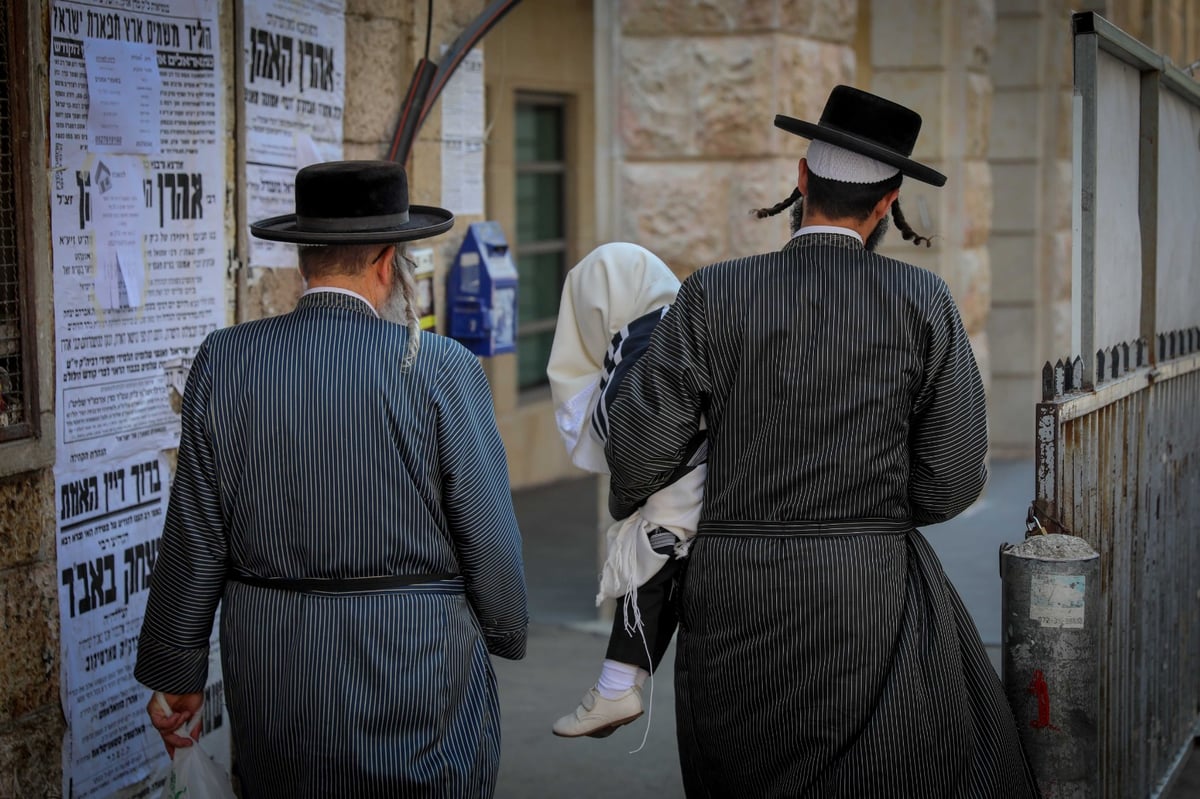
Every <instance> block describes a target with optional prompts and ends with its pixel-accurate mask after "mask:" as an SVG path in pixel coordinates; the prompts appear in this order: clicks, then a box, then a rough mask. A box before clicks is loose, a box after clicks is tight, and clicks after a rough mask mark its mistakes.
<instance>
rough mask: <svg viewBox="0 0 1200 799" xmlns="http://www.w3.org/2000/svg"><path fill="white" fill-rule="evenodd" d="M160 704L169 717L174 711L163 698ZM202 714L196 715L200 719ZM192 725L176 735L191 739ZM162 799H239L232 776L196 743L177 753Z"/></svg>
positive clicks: (159, 700)
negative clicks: (231, 782)
mask: <svg viewBox="0 0 1200 799" xmlns="http://www.w3.org/2000/svg"><path fill="white" fill-rule="evenodd" d="M157 698H158V704H159V706H160V707H162V709H163V711H164V712H165V713H168V714H170V713H171V708H170V706H169V705H168V704H167V700H166V699H165V698H164V697H163V695H162V694H158V695H157ZM199 712H200V711H199V710H197V711H196V713H197V715H199ZM193 723H194V720H193V721H192V722H188V723H187V724H184V725H183V726H182V727H180V728H179V729H178V730H176V731H175V734H176V735H182V736H183V737H185V738H186V737H188V732H187V728H188V726H190V725H191V724H193ZM161 799H235V797H234V795H233V788H232V787H231V786H230V784H229V776H228V775H227V774H226V773H225V771H224V769H222V768H221V767H220V766H218V765H217V764H216V763H215V762H214V761H213V759H212V758H211V757H209V756H208V753H207V752H205V751H204V750H203V749H202V748H201V747H200V742H199V741H195V742H193V743H192V745H191V746H181V747H178V748H176V749H175V759H174V760H172V761H171V771H170V773H169V774H168V775H167V784H166V785H164V786H163V791H162V797H161Z"/></svg>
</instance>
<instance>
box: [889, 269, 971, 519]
mask: <svg viewBox="0 0 1200 799" xmlns="http://www.w3.org/2000/svg"><path fill="white" fill-rule="evenodd" d="M927 329H928V337H927V350H926V353H925V369H924V379H923V382H922V385H921V389H920V391H919V392H918V395H917V401H916V403H915V405H914V417H913V425H912V432H911V436H910V439H909V456H910V460H911V471H910V476H909V486H908V500H909V506H910V512H911V514H912V518H913V523H914V524H936V523H938V522H944V521H946V520H947V519H950V518H953V517H954V516H957V515H958V514H959V513H961V512H962V511H964V510H966V508H967V507H968V506H969V505H970V504H971V503H972V502H974V501H975V500H976V499H977V498H978V497H979V492H980V491H982V490H983V485H984V483H985V482H986V481H987V461H986V459H987V441H988V430H987V402H986V398H985V395H984V391H983V380H982V379H981V378H980V376H979V367H978V366H977V365H976V363H975V355H974V353H973V352H972V351H971V342H970V341H969V340H968V339H967V333H966V331H965V330H964V329H963V324H962V318H961V317H960V316H959V313H958V308H957V307H956V306H955V304H954V298H953V297H951V296H950V291H949V289H947V288H946V287H945V286H944V285H943V286H942V290H941V292H940V293H939V294H938V295H937V298H936V302H935V305H934V308H933V313H932V315H931V317H930V320H929V322H928V327H927Z"/></svg>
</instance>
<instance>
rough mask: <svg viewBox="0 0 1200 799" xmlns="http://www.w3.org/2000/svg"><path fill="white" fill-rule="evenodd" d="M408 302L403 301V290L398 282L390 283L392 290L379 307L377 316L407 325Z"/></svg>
mask: <svg viewBox="0 0 1200 799" xmlns="http://www.w3.org/2000/svg"><path fill="white" fill-rule="evenodd" d="M407 312H408V303H406V302H405V301H404V292H403V291H401V290H400V284H399V283H392V290H391V292H390V293H389V294H388V296H387V299H386V300H384V301H383V304H382V305H381V306H380V308H379V316H380V317H381V318H383V319H385V320H387V321H388V322H392V323H394V324H397V325H407V324H408V318H407Z"/></svg>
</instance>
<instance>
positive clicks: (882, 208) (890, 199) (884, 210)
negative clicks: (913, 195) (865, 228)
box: [875, 188, 900, 219]
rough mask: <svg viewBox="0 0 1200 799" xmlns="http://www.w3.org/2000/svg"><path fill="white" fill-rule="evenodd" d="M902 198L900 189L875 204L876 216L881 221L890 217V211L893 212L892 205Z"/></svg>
mask: <svg viewBox="0 0 1200 799" xmlns="http://www.w3.org/2000/svg"><path fill="white" fill-rule="evenodd" d="M899 196H900V189H898V188H896V189H892V190H891V191H889V192H888V193H887V194H885V195H883V198H882V199H881V200H880V201H879V202H878V203H876V204H875V214H876V216H878V217H879V218H880V219H882V218H883V217H885V216H887V215H888V211H890V210H892V203H894V202H896V199H897V198H899Z"/></svg>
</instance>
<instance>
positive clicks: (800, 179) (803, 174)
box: [796, 158, 808, 197]
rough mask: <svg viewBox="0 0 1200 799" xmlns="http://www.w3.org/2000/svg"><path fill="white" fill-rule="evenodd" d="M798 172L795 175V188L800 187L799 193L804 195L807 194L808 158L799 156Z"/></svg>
mask: <svg viewBox="0 0 1200 799" xmlns="http://www.w3.org/2000/svg"><path fill="white" fill-rule="evenodd" d="M798 168H799V171H800V174H799V175H797V177H796V188H798V189H800V193H801V194H803V195H804V196H805V197H807V196H808V159H807V158H801V159H800V165H799V167H798Z"/></svg>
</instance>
